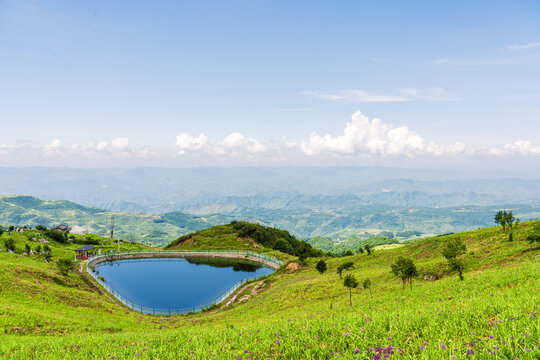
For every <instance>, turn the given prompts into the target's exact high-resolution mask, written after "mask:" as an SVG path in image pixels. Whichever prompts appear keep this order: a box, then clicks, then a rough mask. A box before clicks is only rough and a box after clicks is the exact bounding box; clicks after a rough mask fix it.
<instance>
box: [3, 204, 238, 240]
mask: <svg viewBox="0 0 540 360" xmlns="http://www.w3.org/2000/svg"><path fill="white" fill-rule="evenodd" d="M113 215H114V227H115V235H116V237H118V238H122V239H125V240H129V241H137V242H142V243H145V244H148V245H154V246H163V245H166V244H168V243H169V242H171V241H172V240H174V239H176V238H177V237H178V236H180V235H184V234H188V233H190V232H193V231H198V230H202V229H206V228H209V227H211V226H214V225H217V224H223V223H229V222H231V221H232V220H233V219H234V218H232V217H229V216H224V215H218V214H216V215H207V216H204V217H202V216H195V215H189V214H184V213H180V212H172V213H166V214H163V215H159V216H153V215H148V214H142V213H118V212H111V211H106V210H102V209H97V208H92V207H86V206H82V205H79V204H76V203H73V202H70V201H49V200H45V199H40V198H36V197H32V196H0V224H4V225H5V224H14V225H18V226H25V225H28V226H31V227H34V226H36V225H42V226H46V227H49V228H50V227H55V226H57V225H60V224H67V225H70V226H73V225H78V226H82V227H84V228H85V229H87V230H88V231H89V232H91V233H95V234H98V235H102V236H105V235H107V234H108V232H109V230H110V221H111V220H110V219H111V216H113Z"/></svg>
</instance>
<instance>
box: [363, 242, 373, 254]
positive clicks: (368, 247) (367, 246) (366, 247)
mask: <svg viewBox="0 0 540 360" xmlns="http://www.w3.org/2000/svg"><path fill="white" fill-rule="evenodd" d="M364 249H365V250H366V252H367V254H368V255H371V253H372V252H375V249H374V248H373V247H372V246H371V245H369V244H366V245H365V246H364Z"/></svg>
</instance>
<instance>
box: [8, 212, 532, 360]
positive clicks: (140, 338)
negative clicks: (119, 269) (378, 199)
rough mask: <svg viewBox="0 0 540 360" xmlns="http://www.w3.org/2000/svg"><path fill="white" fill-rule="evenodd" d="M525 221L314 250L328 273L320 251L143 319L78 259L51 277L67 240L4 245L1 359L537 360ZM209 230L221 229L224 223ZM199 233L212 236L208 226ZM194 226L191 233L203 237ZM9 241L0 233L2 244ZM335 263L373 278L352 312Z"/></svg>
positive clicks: (67, 249) (20, 239)
mask: <svg viewBox="0 0 540 360" xmlns="http://www.w3.org/2000/svg"><path fill="white" fill-rule="evenodd" d="M532 225H533V223H531V222H528V223H522V224H519V225H518V226H517V227H516V229H515V231H514V241H512V242H509V241H508V234H507V233H505V232H503V231H502V230H501V228H500V227H496V228H485V229H480V230H477V231H471V232H465V233H459V234H452V235H448V236H441V237H435V238H430V239H424V240H419V241H417V242H415V243H413V244H409V245H405V246H402V247H400V248H396V249H390V250H384V251H382V250H381V251H375V253H373V254H371V255H367V254H365V253H364V254H356V255H353V256H348V257H340V258H335V257H334V258H333V257H324V259H325V261H326V263H327V265H328V271H326V272H325V273H324V274H322V275H321V274H319V273H318V272H317V271H316V270H315V264H316V263H317V262H318V261H319V260H320V258H308V259H307V260H306V262H305V265H301V266H300V267H299V268H298V269H297V270H296V271H294V272H292V273H290V272H287V271H283V270H280V271H278V272H276V273H275V274H274V275H272V276H270V278H269V279H267V280H265V284H266V285H265V287H264V289H265V290H264V291H262V292H260V293H259V294H257V295H255V296H253V297H252V298H251V299H250V300H249V301H247V302H245V303H243V304H234V305H232V306H230V307H227V308H225V309H221V310H218V311H212V312H208V313H200V314H193V315H186V316H175V317H152V316H149V315H141V314H138V313H135V312H132V311H129V310H127V309H125V308H123V307H121V306H119V305H118V304H117V303H115V302H114V301H112V300H111V299H110V298H109V297H107V296H106V294H103V293H102V292H101V291H100V290H99V289H98V288H96V287H95V286H94V285H93V283H92V282H91V281H89V279H88V277H87V276H86V275H85V274H84V273H80V272H79V267H78V266H76V267H74V269H73V270H74V272H72V273H70V274H69V275H68V276H66V277H64V276H62V275H60V274H59V273H58V271H57V269H56V267H55V264H54V262H55V261H56V260H57V259H58V258H60V257H62V256H64V255H67V254H70V253H71V251H72V247H74V246H75V245H72V244H57V243H54V242H51V243H50V245H51V247H52V250H53V261H52V262H50V263H45V262H44V261H42V260H41V259H40V258H39V257H36V256H29V257H28V256H21V255H20V254H9V253H6V252H4V251H2V252H0V285H1V291H0V333H2V332H3V333H4V334H5V336H4V339H3V341H2V342H1V343H0V357H12V358H14V359H27V358H40V359H56V358H59V357H81V358H104V357H107V358H111V357H112V356H114V357H115V358H117V359H118V358H138V357H142V356H144V357H147V358H160V359H175V358H178V357H189V356H192V357H195V358H201V359H202V358H206V357H207V356H208V355H209V354H214V355H215V356H214V358H218V359H230V358H238V357H241V358H242V359H244V358H246V357H248V356H251V358H265V359H266V358H272V359H276V358H284V359H298V358H306V359H307V358H312V359H315V358H317V359H320V358H334V357H337V356H343V357H344V358H351V359H353V358H354V359H356V358H361V359H368V358H369V359H373V358H377V357H376V356H377V354H379V355H380V356H381V358H382V356H383V355H384V354H388V355H389V356H390V358H394V357H399V358H405V359H418V358H425V359H440V358H449V357H451V356H456V358H458V359H459V358H468V357H470V354H471V352H474V354H475V356H476V357H478V358H485V357H486V356H491V357H490V358H495V359H503V358H512V359H513V358H515V357H516V356H517V357H519V358H520V359H535V358H538V356H539V355H540V352H539V349H538V346H540V344H539V343H538V339H539V338H540V326H539V323H540V322H539V321H538V318H539V316H540V308H539V307H538V304H540V294H539V293H538V291H537V290H538V281H539V279H540V275H539V273H538V266H539V264H538V261H539V257H538V255H539V253H540V247H538V245H532V244H529V243H527V242H526V241H525V238H526V236H527V235H528V234H529V233H530V231H531V228H532ZM213 231H216V232H218V231H220V232H221V233H220V234H221V235H220V236H222V235H224V234H225V230H224V228H223V227H218V228H214V230H213ZM201 233H203V235H204V234H206V235H207V238H208V241H211V235H210V233H209V232H206V233H205V232H204V231H203V232H201ZM201 233H199V234H198V235H194V236H193V238H194V239H198V241H201V243H203V241H206V240H203V236H202V235H201ZM230 234H231V236H235V234H234V233H233V232H232V231H231V232H230ZM7 237H8V235H7V233H4V234H3V235H2V236H1V238H0V240H2V241H3V240H4V239H6V238H7ZM11 238H14V240H15V244H16V246H17V248H18V249H22V248H24V244H25V243H29V244H31V246H32V248H33V247H34V246H35V244H36V243H35V242H32V241H31V240H29V236H26V235H25V234H19V233H14V234H12V235H11ZM452 239H461V240H463V241H464V242H465V244H466V246H467V251H466V254H465V255H464V256H463V260H464V262H465V264H466V272H465V279H464V281H460V280H459V279H458V278H457V276H456V275H455V274H453V273H451V272H450V271H449V270H448V267H447V265H446V261H445V259H444V258H443V257H442V256H441V250H442V248H443V246H444V244H445V243H447V242H448V241H451V240H452ZM104 240H105V239H104ZM231 241H232V240H231ZM239 241H240V240H239ZM214 242H215V244H217V243H219V241H218V239H214ZM245 243H246V242H245V241H242V246H244V245H245ZM177 245H178V244H176V245H174V246H177ZM207 245H210V243H209V242H208V243H207ZM122 246H129V247H141V246H144V245H140V244H122ZM248 246H249V245H248ZM252 246H254V247H256V245H253V244H252ZM282 256H285V255H282ZM400 256H407V257H410V258H411V259H413V261H414V262H415V263H416V266H417V268H418V270H419V273H420V276H419V278H418V279H417V280H415V281H414V284H413V287H412V290H411V289H409V288H407V289H405V290H403V289H402V286H401V282H400V281H399V279H397V278H395V277H394V276H393V275H392V274H391V272H390V264H392V263H393V262H394V261H395V260H397V259H398V258H399V257H400ZM344 262H352V263H353V268H352V269H350V270H348V271H346V272H345V274H352V275H355V276H356V277H357V278H358V279H359V280H360V283H362V281H363V280H364V279H367V278H369V279H370V280H371V282H372V286H371V289H370V290H371V291H368V290H365V289H363V288H362V285H360V287H358V288H356V289H354V291H353V295H352V301H353V307H352V308H351V307H350V306H349V299H348V290H347V289H346V288H345V287H344V286H343V282H342V280H340V278H339V276H338V275H337V274H336V269H337V268H338V266H340V265H341V264H343V263H344ZM345 274H344V275H345ZM426 279H429V280H426ZM435 279H437V280H435ZM431 280H435V281H431ZM245 291H247V294H249V293H250V291H251V290H250V289H247V290H245ZM371 293H372V294H371ZM46 335H48V336H46ZM50 335H56V336H54V337H52V336H50ZM45 344H46V346H44V345H45ZM398 348H399V349H400V350H399V351H398ZM399 353H402V354H403V355H398V354H399ZM491 353H493V354H494V355H491ZM139 354H140V355H139ZM184 355H187V356H184Z"/></svg>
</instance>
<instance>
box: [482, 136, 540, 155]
mask: <svg viewBox="0 0 540 360" xmlns="http://www.w3.org/2000/svg"><path fill="white" fill-rule="evenodd" d="M479 152H481V153H487V154H488V155H496V156H504V155H524V156H530V155H540V144H538V145H534V144H533V143H531V142H530V141H527V140H518V141H515V142H513V143H511V144H506V145H505V146H504V147H502V148H501V147H493V148H489V149H485V148H483V149H481V150H479Z"/></svg>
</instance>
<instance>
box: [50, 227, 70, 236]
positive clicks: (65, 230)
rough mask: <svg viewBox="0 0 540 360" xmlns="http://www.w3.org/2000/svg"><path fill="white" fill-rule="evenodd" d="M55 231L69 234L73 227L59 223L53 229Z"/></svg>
mask: <svg viewBox="0 0 540 360" xmlns="http://www.w3.org/2000/svg"><path fill="white" fill-rule="evenodd" d="M53 231H57V232H61V233H64V234H69V232H70V231H71V228H70V227H69V226H67V225H58V226H57V227H55V228H54V229H53Z"/></svg>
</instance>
